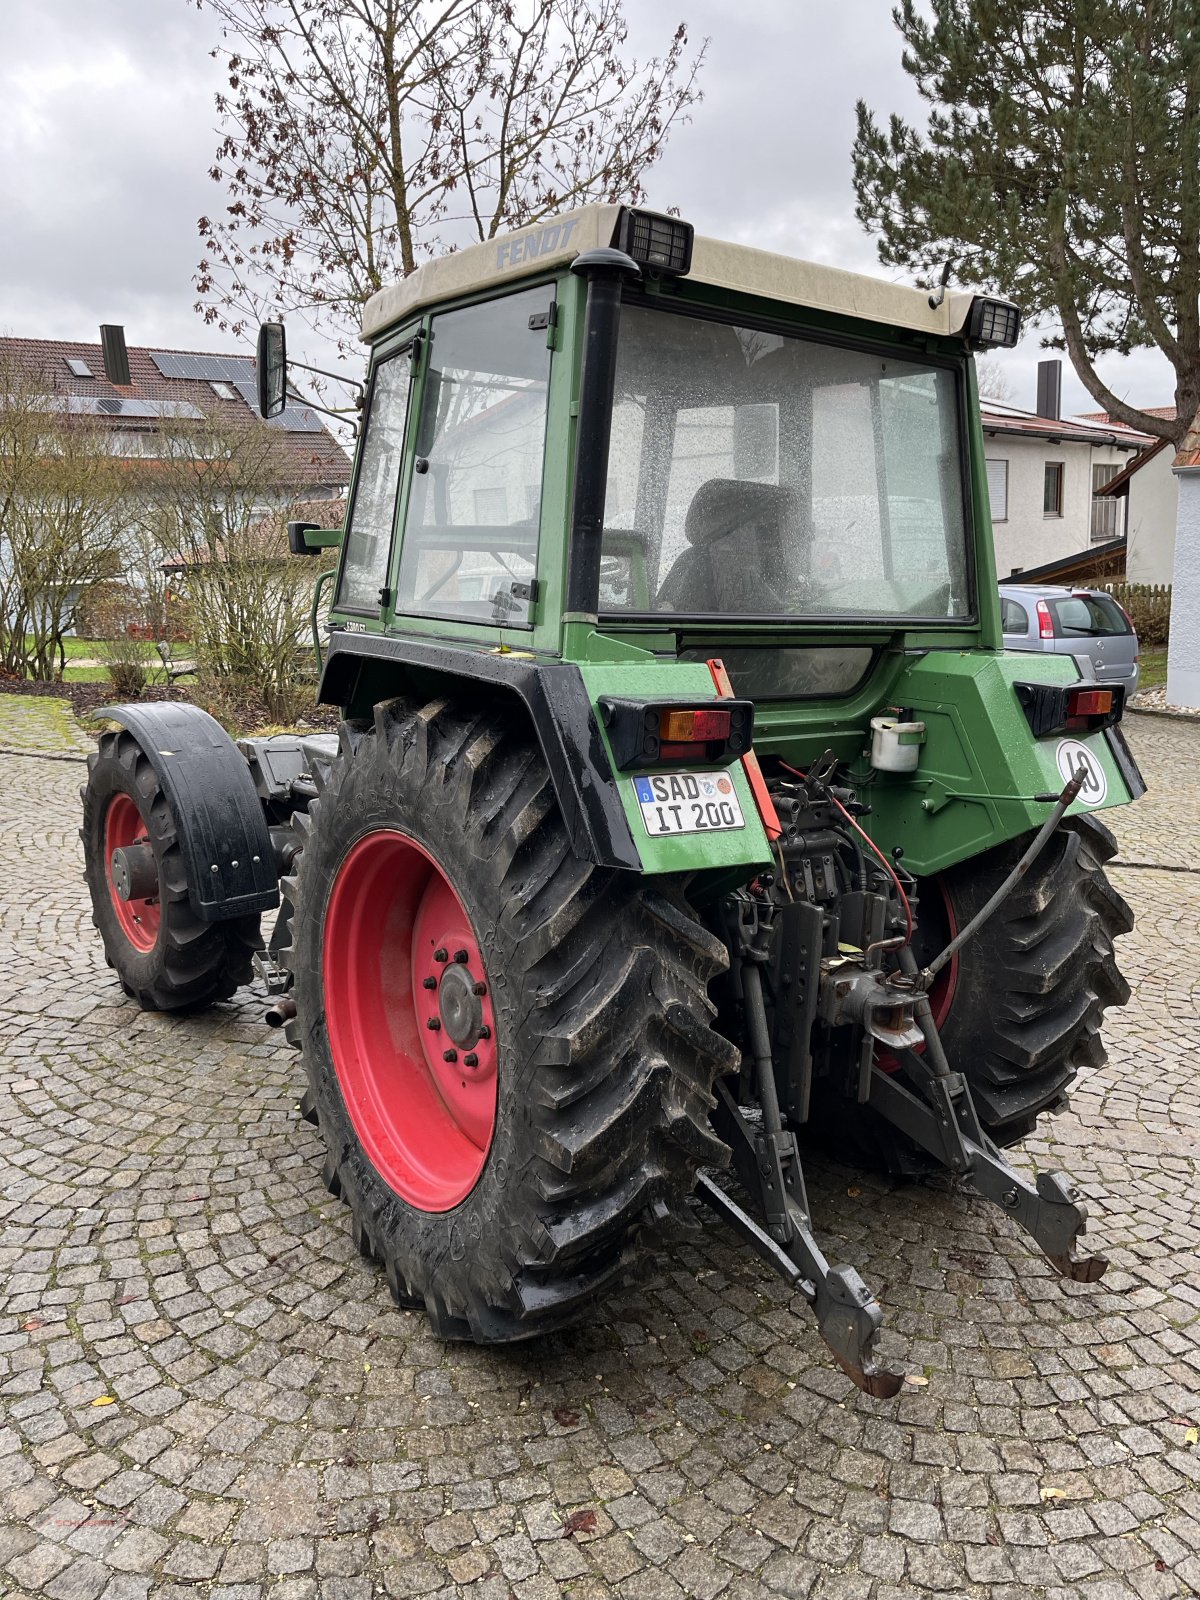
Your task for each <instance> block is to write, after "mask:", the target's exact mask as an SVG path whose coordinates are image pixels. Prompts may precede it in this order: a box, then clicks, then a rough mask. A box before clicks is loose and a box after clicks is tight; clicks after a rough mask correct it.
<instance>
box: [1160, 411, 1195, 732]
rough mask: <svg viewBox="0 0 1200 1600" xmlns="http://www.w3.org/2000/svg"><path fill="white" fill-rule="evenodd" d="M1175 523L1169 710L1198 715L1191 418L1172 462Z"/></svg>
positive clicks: (1193, 477)
mask: <svg viewBox="0 0 1200 1600" xmlns="http://www.w3.org/2000/svg"><path fill="white" fill-rule="evenodd" d="M1173 469H1174V472H1175V475H1176V480H1177V482H1178V485H1179V518H1178V528H1177V531H1176V539H1175V551H1174V562H1173V567H1172V573H1171V586H1172V587H1171V639H1170V644H1169V646H1168V650H1167V704H1168V705H1173V706H1186V707H1189V708H1191V709H1193V710H1194V709H1200V425H1198V424H1197V421H1196V419H1195V418H1193V419H1192V425H1191V427H1190V428H1189V429H1188V431H1187V435H1186V437H1185V438H1184V441H1183V443H1182V445H1180V447H1179V451H1178V453H1177V454H1176V456H1175V458H1174V463H1173Z"/></svg>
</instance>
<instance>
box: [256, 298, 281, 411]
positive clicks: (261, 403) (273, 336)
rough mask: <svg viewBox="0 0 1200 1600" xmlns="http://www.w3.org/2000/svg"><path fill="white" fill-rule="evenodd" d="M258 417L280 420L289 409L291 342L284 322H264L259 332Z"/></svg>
mask: <svg viewBox="0 0 1200 1600" xmlns="http://www.w3.org/2000/svg"><path fill="white" fill-rule="evenodd" d="M256 360H257V369H258V414H259V416H261V417H266V418H267V419H268V421H269V420H270V418H271V417H277V416H279V414H280V412H281V411H282V410H283V408H284V407H285V406H286V405H287V338H286V335H285V334H284V331H283V323H282V322H264V323H263V325H262V327H261V328H259V330H258V352H257V357H256Z"/></svg>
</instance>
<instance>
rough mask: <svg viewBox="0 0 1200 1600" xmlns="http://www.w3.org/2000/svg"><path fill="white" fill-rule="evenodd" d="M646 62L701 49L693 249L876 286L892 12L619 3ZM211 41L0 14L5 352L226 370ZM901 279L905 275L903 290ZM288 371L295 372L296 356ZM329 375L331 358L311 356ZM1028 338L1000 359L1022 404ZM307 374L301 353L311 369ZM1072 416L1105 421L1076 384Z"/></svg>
mask: <svg viewBox="0 0 1200 1600" xmlns="http://www.w3.org/2000/svg"><path fill="white" fill-rule="evenodd" d="M626 9H627V12H628V13H629V15H630V17H631V20H632V22H633V27H634V34H635V42H636V43H637V44H638V46H639V48H641V49H642V50H643V51H646V50H653V49H660V48H661V46H662V44H663V42H664V41H665V40H666V38H667V37H668V36H669V33H670V30H671V29H672V28H673V26H674V24H675V23H676V22H677V21H678V20H679V18H680V16H683V17H686V19H687V21H688V23H689V27H690V30H691V34H692V37H693V39H694V40H699V39H700V38H702V37H705V36H707V37H708V38H709V39H710V41H711V42H710V45H709V56H708V61H707V64H706V66H705V69H704V73H703V79H702V82H703V88H704V94H705V98H704V101H703V103H702V104H701V105H700V106H698V107H697V108H696V112H695V115H694V117H693V120H692V123H691V124H690V126H687V127H684V128H681V129H679V130H678V131H677V132H676V133H675V134H674V136H673V138H672V141H671V143H670V145H669V146H668V149H667V152H666V155H665V156H664V158H663V160H662V161H661V163H660V164H659V166H658V167H657V168H655V169H654V171H653V173H652V174H651V179H650V184H649V188H650V198H651V201H652V203H654V204H656V205H659V206H663V207H665V206H667V205H676V206H678V207H679V208H680V211H681V212H682V214H683V216H684V217H686V218H687V219H688V220H689V221H690V222H692V223H694V224H695V225H696V227H697V229H698V231H700V232H703V233H711V234H715V235H718V236H723V237H726V238H733V239H738V240H741V241H744V242H747V243H754V244H756V245H760V246H764V247H766V248H768V249H775V250H781V251H784V252H786V253H789V254H793V255H798V256H804V257H808V258H809V259H812V260H817V261H824V262H829V263H831V264H833V265H838V266H844V267H849V268H852V269H854V270H858V271H866V272H879V271H881V270H882V269H881V268H880V267H879V266H878V263H877V259H876V256H875V251H874V246H873V244H872V242H871V240H870V239H869V238H868V237H867V236H866V235H865V234H864V233H863V231H862V229H861V228H860V227H859V225H858V223H857V222H856V221H855V219H854V200H853V191H852V188H851V182H850V154H849V152H850V144H851V141H852V138H853V132H854V102H855V99H856V98H857V97H858V96H860V95H861V96H863V97H864V98H865V99H866V100H867V101H868V103H869V104H871V105H872V106H873V107H874V108H875V109H876V110H878V111H880V112H884V113H886V112H889V111H892V110H898V111H901V112H912V111H913V110H915V109H916V98H915V95H914V93H913V90H912V87H911V85H910V83H909V81H908V79H907V78H906V77H905V75H904V73H903V72H902V71H901V68H900V51H899V44H898V39H897V36H896V34H895V31H894V29H893V27H892V24H891V21H890V5H889V4H888V3H886V0H835V3H833V4H830V3H828V0H740V3H738V0H732V3H731V0H628V4H627V7H626ZM213 42H214V24H213V21H212V19H211V17H210V16H209V15H208V14H207V13H205V12H197V11H196V9H195V8H194V6H192V5H191V4H189V3H188V0H3V4H2V5H0V104H3V106H4V116H3V118H0V218H2V219H3V221H2V225H0V331H2V332H5V333H11V334H16V335H19V336H24V337H28V338H64V339H65V338H76V339H96V338H97V337H98V334H97V332H96V330H97V327H98V325H99V323H101V322H120V323H124V325H125V327H126V330H127V337H128V338H129V340H130V342H131V343H134V344H162V345H170V346H175V347H179V348H188V349H206V350H207V349H212V350H218V349H227V348H228V347H229V341H228V339H227V338H226V339H224V340H223V339H222V337H221V335H220V334H219V333H217V332H215V331H214V330H212V329H210V328H207V327H206V326H205V324H204V323H203V322H202V321H201V319H200V317H199V316H198V315H197V314H196V313H195V312H194V311H193V310H192V305H193V302H194V299H195V295H194V291H193V288H192V274H193V272H194V271H195V265H196V261H197V259H198V257H199V254H200V248H199V241H198V239H197V235H196V220H197V218H198V217H199V216H201V215H202V214H203V213H205V212H208V211H211V210H214V209H216V208H217V207H218V206H219V204H220V195H219V191H218V190H217V189H216V187H215V186H214V185H213V184H212V183H211V182H210V180H209V179H208V177H207V171H208V167H209V166H210V164H211V161H212V157H213V152H214V149H215V144H216V137H217V134H216V113H215V110H214V108H213V94H214V91H215V89H216V88H217V86H218V83H219V71H218V67H217V65H216V63H215V62H213V61H212V60H211V58H210V57H209V55H208V51H209V49H210V48H211V46H212V44H213ZM893 275H894V274H893ZM297 353H300V352H299V351H297ZM321 354H324V352H321ZM1041 354H1042V352H1040V351H1039V349H1038V347H1037V340H1036V338H1027V339H1026V340H1025V341H1024V343H1023V345H1022V347H1021V348H1020V349H1019V350H1017V351H1016V352H1014V353H1013V354H1012V355H1010V356H1005V357H1004V358H1003V365H1004V370H1005V372H1006V375H1007V377H1008V381H1009V383H1010V385H1011V387H1012V390H1013V396H1014V400H1015V402H1016V403H1017V404H1021V405H1032V403H1033V394H1034V385H1035V376H1034V369H1035V367H1036V363H1037V361H1038V359H1039V356H1040V355H1041ZM314 358H315V357H314V356H313V355H312V354H311V352H310V359H314ZM1103 370H1104V375H1105V377H1106V379H1107V380H1108V381H1109V382H1110V383H1111V384H1112V385H1113V387H1114V388H1116V390H1117V391H1118V392H1119V393H1122V394H1126V395H1128V397H1129V398H1130V399H1131V400H1133V401H1134V403H1140V404H1143V405H1155V404H1164V403H1168V402H1169V401H1170V400H1171V399H1172V398H1173V393H1172V389H1173V385H1172V381H1171V379H1172V374H1171V373H1170V370H1169V368H1168V367H1167V366H1166V363H1165V362H1164V361H1162V359H1161V358H1159V357H1158V356H1157V355H1156V354H1152V353H1149V352H1147V353H1143V354H1139V355H1137V356H1134V357H1132V358H1130V359H1128V360H1125V361H1121V360H1112V361H1110V362H1109V363H1107V365H1106V366H1105V368H1104V369H1103ZM1063 399H1064V406H1065V408H1066V409H1067V410H1068V411H1073V410H1091V409H1095V405H1094V402H1092V401H1091V399H1090V398H1089V397H1088V396H1087V394H1086V393H1085V391H1084V390H1083V388H1082V386H1081V385H1080V384H1079V383H1078V382H1077V381H1076V379H1075V378H1074V375H1073V374H1072V373H1071V372H1070V370H1069V368H1067V369H1066V370H1065V372H1064V396H1063Z"/></svg>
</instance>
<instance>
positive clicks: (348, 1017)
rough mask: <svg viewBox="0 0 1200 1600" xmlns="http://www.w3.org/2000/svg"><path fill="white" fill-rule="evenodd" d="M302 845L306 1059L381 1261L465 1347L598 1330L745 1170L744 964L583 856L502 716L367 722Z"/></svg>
mask: <svg viewBox="0 0 1200 1600" xmlns="http://www.w3.org/2000/svg"><path fill="white" fill-rule="evenodd" d="M301 827H302V829H303V831H304V833H305V835H306V837H305V839H304V846H303V850H302V853H301V856H300V858H299V862H298V865H297V869H296V874H295V877H293V878H287V879H285V880H284V882H283V884H282V889H283V892H284V894H285V896H286V897H287V899H288V900H289V901H290V902H291V905H292V940H293V943H292V947H291V949H290V951H288V952H287V953H286V959H287V961H288V964H289V966H290V968H291V970H292V973H293V975H294V978H295V987H294V990H293V993H294V997H295V1001H296V1006H297V1014H296V1016H295V1017H294V1018H293V1019H292V1021H291V1022H289V1024H288V1031H289V1036H290V1037H291V1038H292V1040H293V1042H294V1043H295V1044H297V1045H298V1046H299V1048H300V1050H301V1052H302V1056H303V1062H304V1067H305V1072H306V1076H307V1079H308V1089H307V1092H306V1094H305V1097H304V1100H303V1102H302V1109H303V1110H304V1112H305V1114H306V1115H308V1116H309V1117H310V1118H311V1119H312V1120H315V1121H316V1122H317V1124H318V1126H319V1128H320V1132H321V1134H322V1136H323V1138H324V1141H325V1146H326V1151H327V1157H326V1164H325V1172H324V1177H325V1181H326V1184H327V1186H328V1187H329V1188H330V1190H331V1191H332V1192H333V1193H335V1194H339V1195H340V1196H341V1197H342V1198H343V1199H344V1200H345V1201H346V1202H347V1203H348V1205H349V1207H350V1210H351V1213H352V1227H353V1232H354V1237H355V1241H356V1243H357V1244H358V1247H359V1249H360V1250H361V1251H362V1252H363V1254H364V1255H366V1256H373V1257H377V1258H379V1259H380V1260H382V1262H383V1263H384V1266H385V1268H386V1272H387V1277H388V1283H389V1286H390V1288H391V1291H392V1294H393V1296H394V1297H395V1299H396V1300H397V1302H398V1303H399V1304H402V1305H408V1306H423V1307H424V1308H425V1310H426V1311H427V1313H428V1315H429V1318H430V1320H431V1322H432V1324H433V1327H434V1329H435V1331H436V1332H437V1333H438V1334H439V1335H441V1336H442V1337H446V1338H470V1339H475V1340H478V1341H480V1342H500V1341H508V1340H514V1339H522V1338H527V1337H529V1336H531V1335H534V1334H539V1333H542V1332H545V1331H548V1330H550V1329H553V1328H556V1327H559V1326H561V1325H564V1324H566V1323H569V1322H571V1321H573V1320H575V1319H576V1318H577V1317H578V1316H579V1315H580V1314H581V1313H583V1312H584V1311H585V1310H586V1308H587V1306H588V1305H589V1303H590V1302H591V1301H592V1299H593V1298H594V1296H595V1295H596V1293H597V1292H598V1291H600V1290H601V1289H603V1288H604V1287H605V1286H607V1285H609V1284H610V1283H612V1282H613V1281H614V1280H615V1279H616V1278H617V1276H618V1275H619V1274H620V1273H621V1272H622V1270H623V1269H624V1268H625V1267H626V1266H627V1265H628V1264H629V1263H630V1261H631V1258H632V1257H633V1256H634V1255H635V1253H636V1249H637V1245H638V1241H639V1238H640V1236H641V1235H642V1233H643V1230H644V1228H645V1226H646V1224H648V1223H653V1222H656V1221H658V1220H659V1219H660V1218H662V1217H664V1216H665V1215H666V1214H668V1213H669V1212H670V1211H671V1210H672V1209H673V1208H674V1207H675V1206H676V1204H677V1203H678V1202H679V1201H680V1200H681V1198H682V1197H683V1196H684V1195H685V1194H686V1193H687V1192H688V1191H689V1190H690V1188H691V1187H692V1185H693V1183H694V1181H695V1175H696V1172H697V1169H698V1168H699V1167H701V1166H712V1165H723V1164H724V1163H725V1162H726V1160H727V1159H728V1154H729V1152H728V1150H727V1148H726V1146H725V1145H724V1144H722V1142H721V1141H720V1140H719V1139H718V1138H717V1136H716V1135H715V1134H714V1132H713V1131H712V1128H711V1127H710V1125H709V1120H708V1117H709V1111H710V1109H711V1108H712V1106H713V1103H714V1101H713V1094H712V1084H713V1079H714V1077H715V1076H716V1074H717V1073H719V1072H722V1071H727V1070H731V1069H732V1068H733V1067H734V1066H735V1065H736V1053H735V1051H734V1049H733V1047H732V1046H731V1045H730V1044H729V1043H728V1042H727V1041H726V1040H725V1039H723V1038H722V1037H721V1036H720V1035H719V1034H717V1033H716V1032H715V1031H714V1030H713V1029H712V1028H711V1026H710V1019H711V1017H712V1015H713V1007H712V1005H711V1004H710V1002H709V1000H708V994H707V989H708V983H709V980H710V978H712V977H713V975H714V974H716V973H717V972H719V971H721V970H722V969H723V968H724V967H725V965H726V954H725V950H724V947H723V946H722V945H721V944H720V942H719V941H718V940H716V939H715V938H714V937H713V936H712V935H711V934H710V933H708V932H707V931H706V930H705V929H704V928H703V927H702V926H701V924H700V923H699V921H698V920H697V919H696V917H695V916H694V915H693V913H692V912H691V910H690V908H689V907H688V905H687V902H686V900H685V898H684V895H683V892H682V889H681V887H680V885H679V884H678V883H677V882H673V881H671V880H661V879H658V880H648V879H643V878H640V877H638V876H636V875H634V874H629V873H618V872H613V871H609V870H607V869H603V868H598V867H596V866H593V865H590V864H589V863H587V862H584V861H580V860H578V859H577V858H576V857H575V855H574V854H573V853H572V850H571V841H570V837H569V834H568V830H567V828H566V825H565V824H564V821H563V818H562V816H561V814H560V812H559V810H558V806H557V802H556V800H555V795H554V790H553V787H552V785H551V782H550V779H549V775H548V772H547V769H546V766H545V763H544V761H543V758H542V756H541V753H540V751H539V749H538V748H537V746H536V744H535V743H534V742H533V740H532V738H531V737H530V736H529V734H528V733H527V732H526V731H525V730H524V729H523V728H521V727H519V726H517V725H515V724H514V720H513V718H512V716H511V714H510V713H508V712H507V711H505V710H504V709H499V708H495V707H484V708H482V709H475V708H468V707H467V706H466V705H465V704H461V703H457V702H452V701H445V700H441V701H436V702H433V703H430V704H425V705H422V704H421V703H420V702H416V701H409V700H393V701H389V702H387V703H385V704H382V705H380V706H378V707H377V708H376V711H375V716H374V721H373V724H372V725H366V724H353V725H352V724H344V725H343V729H342V754H341V758H340V759H339V761H338V762H337V763H335V765H334V767H333V769H332V771H331V772H330V774H329V777H328V780H327V783H326V785H325V787H324V789H323V792H322V793H321V794H320V796H319V797H318V799H317V800H316V801H315V802H314V803H313V805H312V807H311V810H310V811H309V813H308V817H307V819H306V820H305V822H304V823H302V824H301Z"/></svg>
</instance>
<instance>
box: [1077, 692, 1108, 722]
mask: <svg viewBox="0 0 1200 1600" xmlns="http://www.w3.org/2000/svg"><path fill="white" fill-rule="evenodd" d="M1110 710H1112V690H1080V688H1074V690H1067V717H1101V715H1106V717H1107V714H1109V712H1110Z"/></svg>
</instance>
